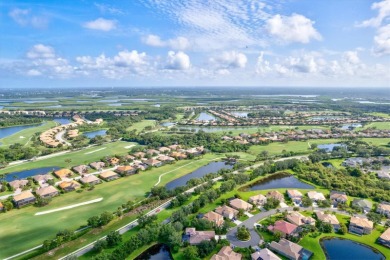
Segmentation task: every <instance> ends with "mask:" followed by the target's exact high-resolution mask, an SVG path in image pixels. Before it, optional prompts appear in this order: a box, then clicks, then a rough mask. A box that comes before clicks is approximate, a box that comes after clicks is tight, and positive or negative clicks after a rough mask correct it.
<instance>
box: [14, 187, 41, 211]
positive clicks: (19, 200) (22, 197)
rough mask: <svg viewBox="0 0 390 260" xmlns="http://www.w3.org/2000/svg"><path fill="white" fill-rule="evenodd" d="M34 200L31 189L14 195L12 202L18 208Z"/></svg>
mask: <svg viewBox="0 0 390 260" xmlns="http://www.w3.org/2000/svg"><path fill="white" fill-rule="evenodd" d="M35 201H36V199H35V197H34V195H33V194H32V193H31V191H28V190H26V191H23V192H22V193H20V194H18V195H15V196H14V200H13V202H14V204H15V206H16V207H18V208H20V207H23V206H25V205H28V204H32V203H34V202H35Z"/></svg>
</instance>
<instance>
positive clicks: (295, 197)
mask: <svg viewBox="0 0 390 260" xmlns="http://www.w3.org/2000/svg"><path fill="white" fill-rule="evenodd" d="M287 196H288V197H289V198H290V199H291V200H292V201H293V202H294V203H296V204H300V203H301V202H302V198H303V194H302V193H301V192H300V191H298V190H287Z"/></svg>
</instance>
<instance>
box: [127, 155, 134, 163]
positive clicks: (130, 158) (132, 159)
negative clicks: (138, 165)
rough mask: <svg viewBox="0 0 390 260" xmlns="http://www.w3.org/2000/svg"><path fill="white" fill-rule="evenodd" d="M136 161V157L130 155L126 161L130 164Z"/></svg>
mask: <svg viewBox="0 0 390 260" xmlns="http://www.w3.org/2000/svg"><path fill="white" fill-rule="evenodd" d="M135 159H136V158H135V156H133V155H131V154H128V155H126V156H125V160H126V161H128V162H132V161H134V160H135Z"/></svg>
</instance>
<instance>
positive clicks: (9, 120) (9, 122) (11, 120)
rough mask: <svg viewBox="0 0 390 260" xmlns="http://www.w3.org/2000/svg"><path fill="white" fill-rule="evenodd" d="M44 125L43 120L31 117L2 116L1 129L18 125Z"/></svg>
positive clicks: (0, 118) (0, 117)
mask: <svg viewBox="0 0 390 260" xmlns="http://www.w3.org/2000/svg"><path fill="white" fill-rule="evenodd" d="M39 123H42V118H38V117H31V116H15V115H13V116H8V115H3V114H2V115H0V127H9V126H16V125H33V124H39Z"/></svg>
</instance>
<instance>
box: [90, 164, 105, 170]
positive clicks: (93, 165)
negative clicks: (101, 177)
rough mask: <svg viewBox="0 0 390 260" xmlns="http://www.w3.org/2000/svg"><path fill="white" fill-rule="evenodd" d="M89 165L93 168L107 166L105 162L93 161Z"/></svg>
mask: <svg viewBox="0 0 390 260" xmlns="http://www.w3.org/2000/svg"><path fill="white" fill-rule="evenodd" d="M89 166H91V168H92V169H95V170H100V169H103V168H104V167H106V164H105V163H104V162H93V163H90V164H89Z"/></svg>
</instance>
